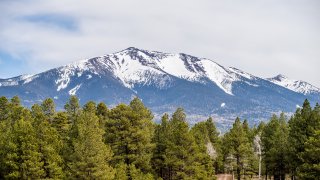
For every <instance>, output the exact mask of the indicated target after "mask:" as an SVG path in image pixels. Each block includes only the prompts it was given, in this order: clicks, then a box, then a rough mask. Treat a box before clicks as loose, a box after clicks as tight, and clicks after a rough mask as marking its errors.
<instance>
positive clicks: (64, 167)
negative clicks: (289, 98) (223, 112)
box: [0, 96, 320, 180]
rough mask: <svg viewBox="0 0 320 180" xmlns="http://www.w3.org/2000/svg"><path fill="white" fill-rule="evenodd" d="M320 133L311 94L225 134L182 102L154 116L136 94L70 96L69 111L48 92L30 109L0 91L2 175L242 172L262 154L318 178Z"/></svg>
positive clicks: (267, 169)
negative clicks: (101, 99) (100, 99)
mask: <svg viewBox="0 0 320 180" xmlns="http://www.w3.org/2000/svg"><path fill="white" fill-rule="evenodd" d="M319 141H320V106H319V105H316V107H315V108H314V109H312V108H311V107H310V104H309V102H308V101H306V102H305V103H304V105H303V107H302V109H298V110H297V111H296V113H295V114H294V115H293V116H292V117H291V119H290V120H289V121H288V120H287V118H286V117H285V116H284V114H281V115H280V117H277V116H273V117H272V118H271V120H270V121H269V122H268V123H267V124H265V123H261V124H260V125H259V126H258V127H253V128H250V127H249V125H248V122H247V121H246V120H244V121H243V122H241V120H240V119H239V118H237V119H236V120H235V122H234V124H233V126H232V128H231V129H230V130H229V131H228V132H226V133H225V134H224V135H221V134H219V133H218V131H217V129H216V126H215V124H214V122H213V120H212V118H209V119H208V120H206V121H203V122H199V123H197V124H195V125H194V126H192V127H190V126H189V124H188V123H187V121H186V114H185V113H184V111H183V109H181V108H178V109H177V110H176V111H175V112H174V113H173V114H172V116H171V117H169V115H168V114H164V115H163V117H162V119H161V123H159V124H156V123H154V121H153V115H152V112H151V111H150V110H149V109H147V108H146V107H145V106H144V104H143V103H142V102H141V101H140V100H139V99H138V98H135V99H133V100H132V101H131V102H130V104H128V105H126V104H119V105H118V106H116V107H114V108H112V109H108V108H107V106H106V105H105V104H104V103H99V104H96V103H94V102H91V101H90V102H88V103H86V104H85V105H83V106H82V107H81V106H80V104H79V101H78V99H77V97H75V96H71V97H70V99H69V101H68V102H67V103H66V105H65V106H64V110H63V111H56V108H55V104H54V101H53V100H52V99H50V98H49V99H46V100H44V101H43V102H42V103H41V104H39V105H38V104H35V105H33V106H32V108H31V109H28V108H25V107H23V106H22V105H21V104H20V100H19V98H18V97H13V98H12V99H11V100H8V99H7V98H5V97H1V98H0V179H116V180H118V179H119V180H125V179H128V180H129V179H141V180H144V179H146V180H148V179H169V180H174V179H216V177H215V174H216V173H234V174H235V176H236V177H237V178H238V179H240V178H241V177H248V178H250V177H252V176H256V175H257V174H258V173H259V162H261V163H262V174H264V175H269V176H271V175H272V176H273V177H274V178H275V179H284V177H285V175H288V174H290V175H292V176H293V177H297V178H300V179H317V178H318V179H319V177H320V174H319V173H320V150H319V149H320V142H319ZM259 147H261V148H260V149H261V152H259V151H258V150H257V149H259ZM260 156H261V157H262V161H259V157H260Z"/></svg>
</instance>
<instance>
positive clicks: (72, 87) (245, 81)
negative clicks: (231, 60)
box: [0, 47, 320, 123]
mask: <svg viewBox="0 0 320 180" xmlns="http://www.w3.org/2000/svg"><path fill="white" fill-rule="evenodd" d="M283 77H284V76H283ZM283 77H282V76H279V77H277V76H276V77H274V78H260V77H257V76H254V75H252V74H250V73H247V72H244V71H242V70H240V69H238V68H235V67H224V66H221V65H220V64H218V63H216V62H215V61H213V60H210V59H207V58H198V57H195V56H191V55H187V54H185V53H178V54H173V53H162V52H158V51H148V50H140V49H138V48H134V47H129V48H127V49H125V50H122V51H118V52H116V53H112V54H107V55H103V56H98V57H94V58H90V59H85V60H81V61H76V62H73V63H70V64H67V65H65V66H60V67H58V68H54V69H50V70H48V71H45V72H42V73H39V74H35V75H21V76H17V77H13V78H8V79H0V95H5V96H8V97H11V96H13V95H19V96H21V97H22V99H23V103H25V104H27V105H31V104H32V103H38V102H41V100H43V99H44V98H46V97H51V98H54V99H55V101H56V102H57V106H58V108H62V107H63V103H65V101H66V100H67V99H68V96H70V95H77V96H78V97H79V98H80V100H81V101H85V100H94V101H105V102H106V103H107V104H108V105H110V106H113V105H116V104H117V103H121V102H125V103H126V102H128V101H129V100H130V99H131V98H132V97H133V96H138V97H140V98H141V99H143V101H144V103H146V105H147V106H148V107H149V108H151V109H152V110H153V111H154V112H155V113H157V116H160V115H161V114H162V113H164V112H172V111H173V110H174V108H176V107H179V106H182V107H184V108H185V109H186V111H187V113H189V114H191V115H194V116H196V117H201V118H204V117H205V116H216V117H217V118H220V119H224V120H232V119H233V118H235V117H236V116H240V117H243V118H247V119H249V120H250V119H251V120H252V122H253V123H254V122H255V121H258V120H261V119H265V118H267V116H269V115H270V114H271V113H277V112H279V111H286V112H293V111H294V109H295V107H296V106H297V105H298V104H301V103H302V102H303V100H304V99H305V98H308V99H310V101H311V102H312V103H315V102H319V99H320V90H319V88H316V87H315V86H313V85H311V84H309V83H306V82H304V81H296V80H289V79H288V78H283ZM290 83H292V85H291V84H290ZM299 85H300V86H299ZM92 93H93V94H92ZM271 101H274V102H271ZM273 106H274V107H273ZM263 110H264V111H266V112H257V111H263ZM228 114H229V115H228ZM201 120H203V119H201Z"/></svg>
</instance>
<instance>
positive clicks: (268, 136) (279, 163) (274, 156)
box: [261, 113, 289, 179]
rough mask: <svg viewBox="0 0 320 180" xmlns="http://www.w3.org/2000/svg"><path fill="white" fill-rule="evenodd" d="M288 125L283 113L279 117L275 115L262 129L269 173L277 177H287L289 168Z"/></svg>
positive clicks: (262, 139)
mask: <svg viewBox="0 0 320 180" xmlns="http://www.w3.org/2000/svg"><path fill="white" fill-rule="evenodd" d="M288 133H289V132H288V126H287V120H286V117H285V116H284V114H283V113H282V114H281V115H280V117H279V118H278V117H277V116H276V115H273V116H272V118H271V119H270V121H269V123H268V124H267V125H266V126H265V128H264V129H263V131H262V135H261V141H262V149H263V157H264V161H265V165H266V170H267V172H268V174H272V175H273V176H274V178H276V179H285V174H286V173H287V169H288V159H287V158H286V156H287V152H288V147H289V144H288Z"/></svg>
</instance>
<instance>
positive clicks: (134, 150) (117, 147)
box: [106, 98, 154, 173]
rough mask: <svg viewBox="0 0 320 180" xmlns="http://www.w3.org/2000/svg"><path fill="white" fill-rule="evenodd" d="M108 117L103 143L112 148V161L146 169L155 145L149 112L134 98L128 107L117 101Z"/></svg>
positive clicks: (148, 167) (142, 169)
mask: <svg viewBox="0 0 320 180" xmlns="http://www.w3.org/2000/svg"><path fill="white" fill-rule="evenodd" d="M108 116H109V118H108V120H107V122H106V143H107V144H110V146H111V148H112V150H113V153H114V158H113V162H114V164H117V163H121V162H124V163H125V164H126V165H127V166H130V165H131V164H134V165H135V167H136V168H138V169H140V170H141V171H142V172H144V173H147V172H149V171H150V167H151V163H150V160H151V157H152V151H153V148H154V144H153V143H152V137H153V133H154V124H153V121H152V118H153V116H152V114H151V111H150V110H148V109H147V108H146V107H145V106H144V105H143V103H142V102H141V101H140V100H139V99H138V98H135V99H133V100H132V101H131V103H130V105H129V106H127V105H125V104H120V105H118V106H117V107H115V108H113V109H112V110H111V111H110V112H109V115H108Z"/></svg>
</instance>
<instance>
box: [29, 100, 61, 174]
mask: <svg viewBox="0 0 320 180" xmlns="http://www.w3.org/2000/svg"><path fill="white" fill-rule="evenodd" d="M32 115H33V118H34V123H33V126H34V128H35V133H36V137H37V139H38V140H39V141H38V142H39V152H40V153H41V162H43V163H44V164H43V169H44V171H45V174H44V176H43V178H50V179H61V178H63V177H64V173H63V171H62V165H63V159H62V157H61V156H60V151H61V149H62V145H63V144H62V143H63V142H62V139H61V136H60V135H59V133H58V131H57V130H56V129H55V128H54V127H52V126H51V125H50V124H49V120H47V118H48V116H47V115H45V113H44V112H43V109H42V108H41V107H40V106H38V105H34V106H33V107H32ZM50 116H51V115H50Z"/></svg>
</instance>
